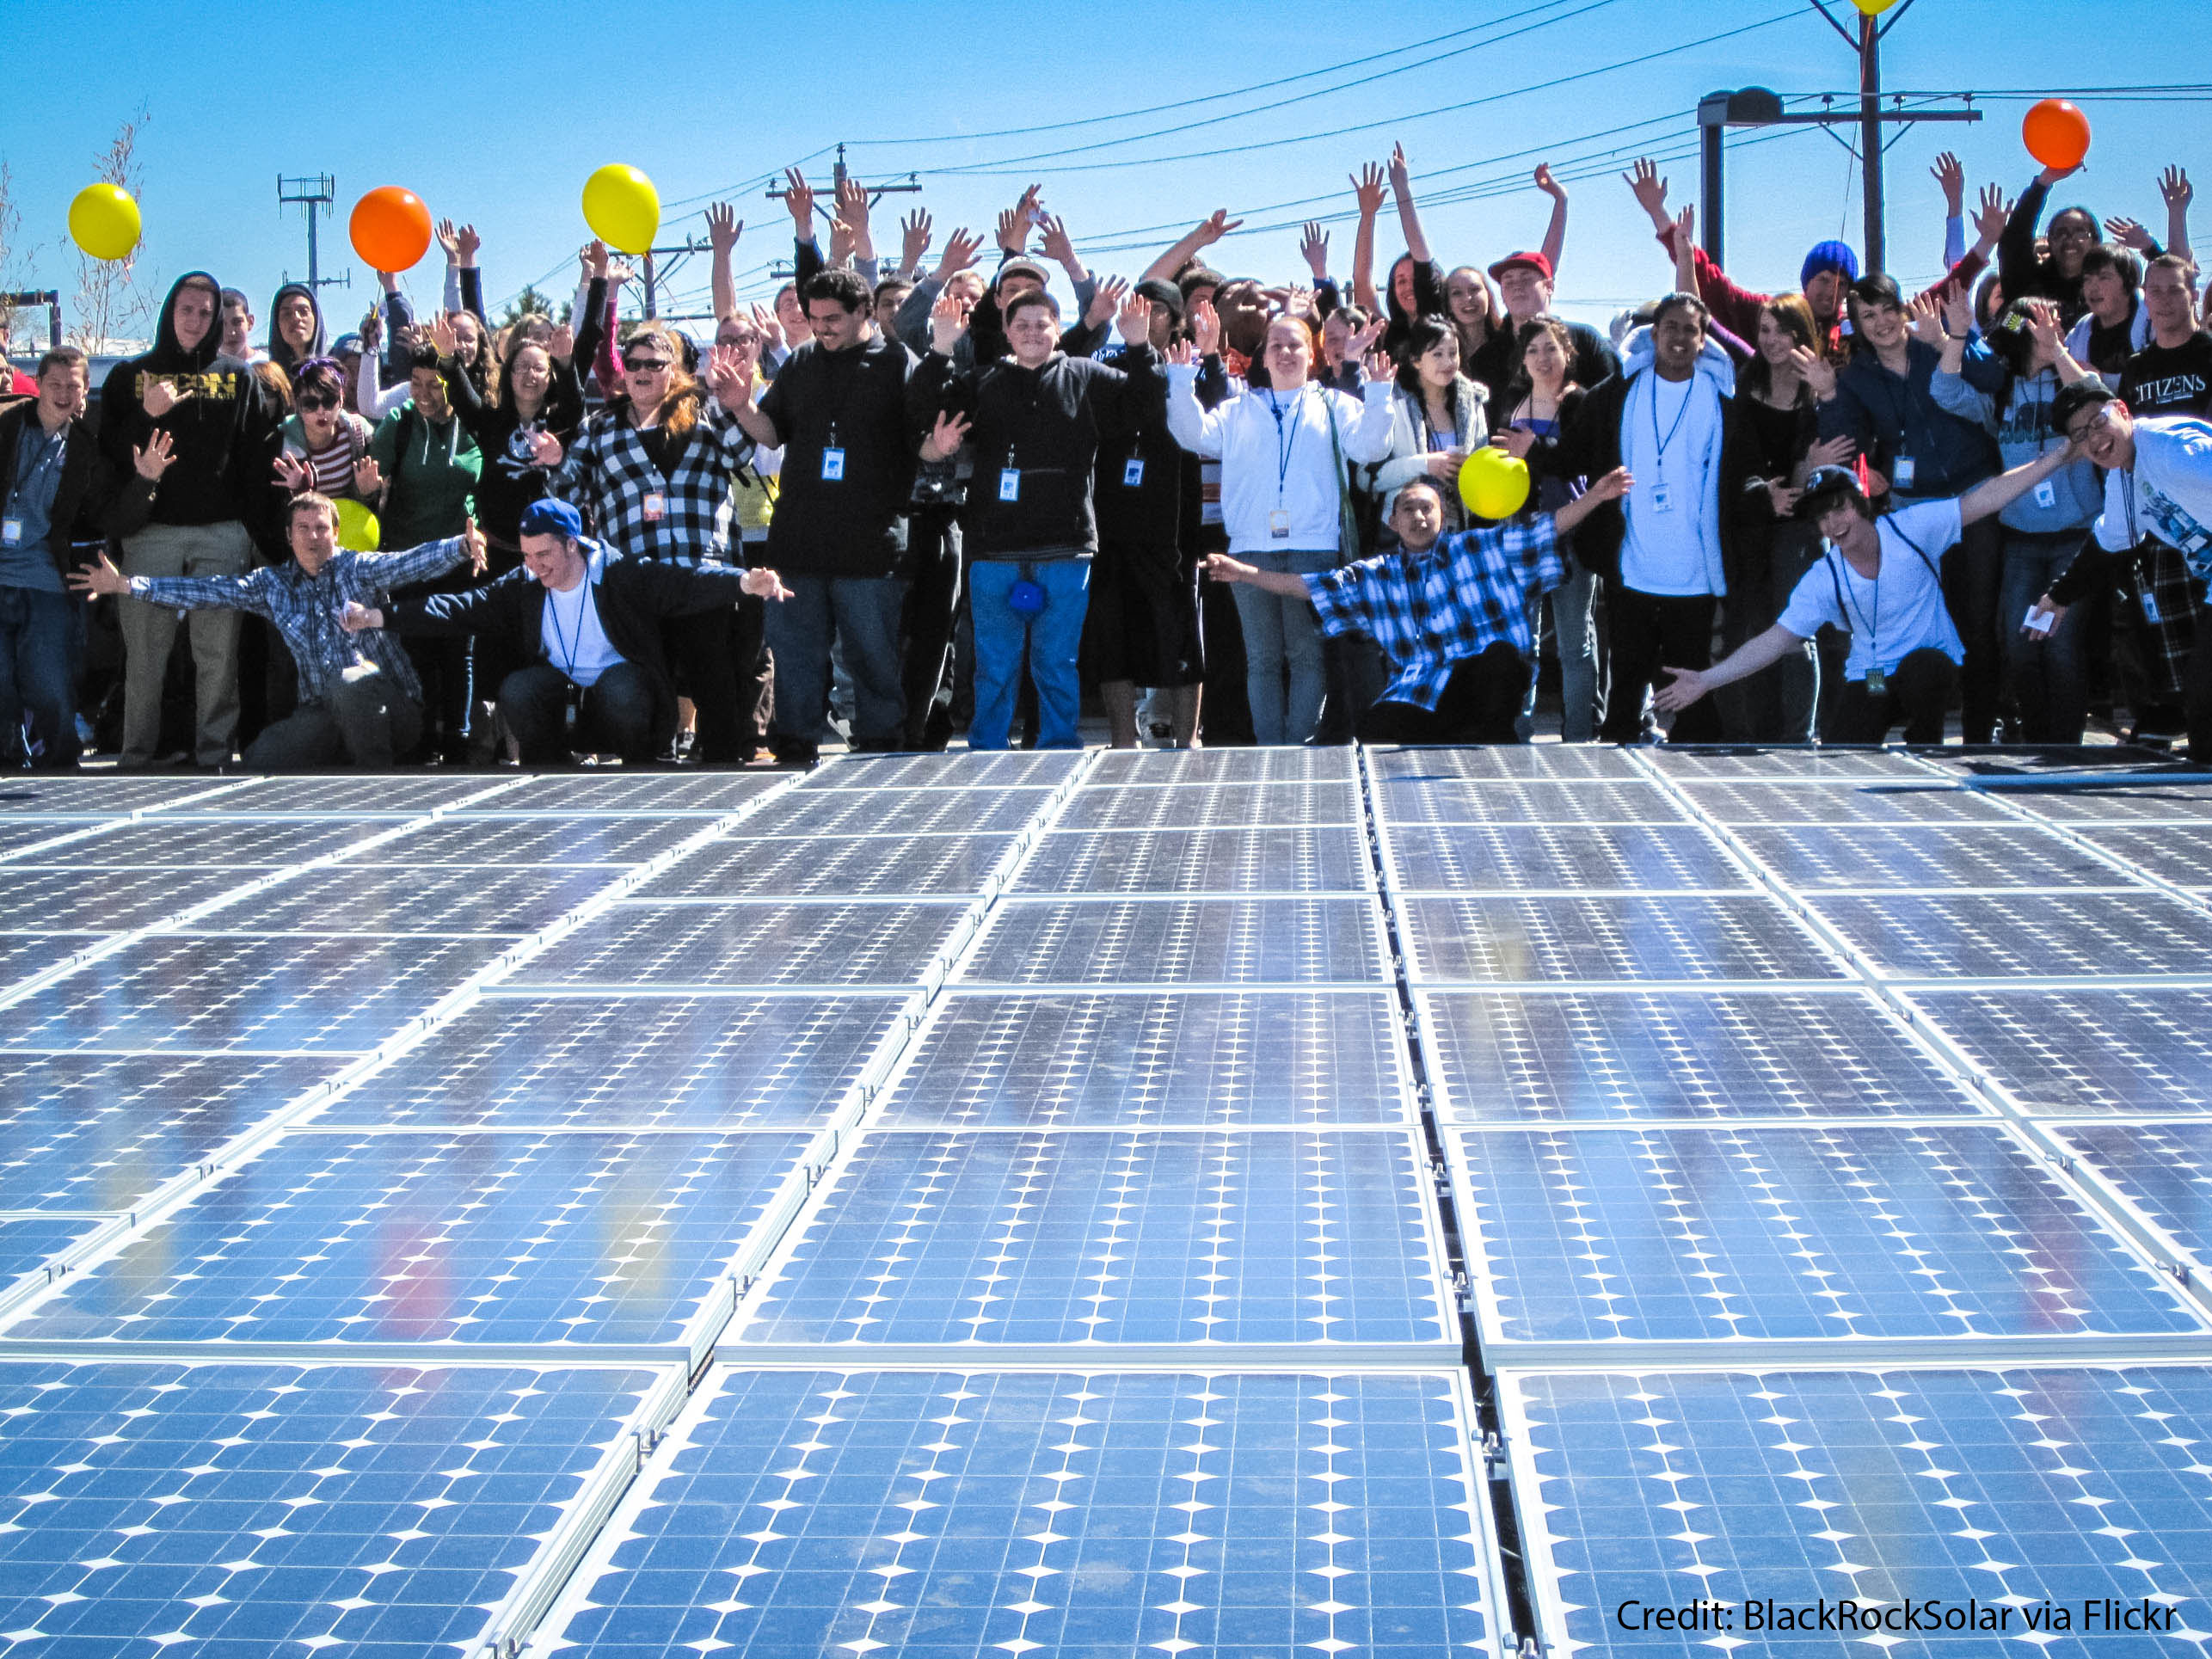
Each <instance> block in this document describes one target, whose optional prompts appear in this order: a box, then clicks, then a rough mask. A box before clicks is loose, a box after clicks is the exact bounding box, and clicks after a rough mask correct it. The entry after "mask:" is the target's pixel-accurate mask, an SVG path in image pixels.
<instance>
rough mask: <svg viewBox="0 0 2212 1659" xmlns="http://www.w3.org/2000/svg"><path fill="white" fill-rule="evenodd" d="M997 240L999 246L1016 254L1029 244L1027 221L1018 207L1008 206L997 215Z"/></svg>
mask: <svg viewBox="0 0 2212 1659" xmlns="http://www.w3.org/2000/svg"><path fill="white" fill-rule="evenodd" d="M998 246H999V248H1000V249H1002V250H1003V251H1005V253H1008V254H1014V255H1018V254H1021V253H1023V252H1024V251H1025V250H1026V249H1028V248H1029V220H1028V219H1026V218H1023V216H1022V210H1021V209H1020V208H1018V207H1009V208H1007V209H1006V210H1005V212H1002V213H1000V214H999V215H998Z"/></svg>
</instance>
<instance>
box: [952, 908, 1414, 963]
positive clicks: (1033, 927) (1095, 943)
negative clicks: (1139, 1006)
mask: <svg viewBox="0 0 2212 1659" xmlns="http://www.w3.org/2000/svg"><path fill="white" fill-rule="evenodd" d="M1380 922H1381V918H1380V916H1379V913H1378V912H1377V911H1376V909H1375V906H1374V901H1373V900H1372V899H1367V898H1336V899H1315V898H1279V899H1266V900H1259V899H1128V900H1097V901H1093V902H1089V903H1084V902H1066V903H1062V902H1052V901H1047V900H1018V901H1002V902H1001V903H1000V904H999V905H998V908H997V909H996V910H995V911H994V912H993V913H992V920H991V923H990V931H989V932H988V933H987V934H986V936H985V937H984V938H983V940H982V942H981V943H980V945H979V946H978V947H977V949H976V953H975V955H973V956H972V957H970V958H969V959H968V962H967V963H966V964H965V965H964V966H963V967H962V968H961V970H960V974H959V976H958V977H959V978H960V979H961V980H965V981H968V982H970V983H974V984H985V985H996V984H1005V985H1115V984H1128V985H1138V984H1144V985H1152V984H1161V985H1164V984H1191V985H1262V984H1277V985H1316V984H1373V983H1376V982H1377V981H1379V980H1381V978H1382V977H1383V974H1384V972H1385V968H1384V962H1383V954H1382V936H1381V931H1380Z"/></svg>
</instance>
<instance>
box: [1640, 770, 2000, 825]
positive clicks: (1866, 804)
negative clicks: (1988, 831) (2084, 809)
mask: <svg viewBox="0 0 2212 1659" xmlns="http://www.w3.org/2000/svg"><path fill="white" fill-rule="evenodd" d="M1682 787H1683V789H1684V790H1687V792H1688V794H1689V795H1690V796H1691V799H1692V801H1693V803H1694V804H1695V805H1696V806H1697V808H1699V810H1700V811H1702V812H1708V813H1711V814H1712V815H1713V818H1714V820H1716V821H1717V822H1719V823H1723V824H1973V823H1988V824H2002V823H2017V822H2018V820H2017V819H2014V818H2013V817H2012V816H2011V814H2008V813H2007V812H2006V810H2005V808H2004V807H2003V806H2002V805H2000V803H1999V802H1997V801H1996V800H1995V799H1994V797H1993V796H1987V795H1979V794H1976V793H1975V792H1974V791H1972V790H1963V789H1957V788H1953V787H1951V785H1948V784H1945V783H1940V782H1939V781H1937V780H1935V779H1933V778H1928V777H1925V776H1924V777H1923V781H1921V782H1919V783H1914V782H1912V781H1910V780H1908V779H1906V778H1902V777H1901V778H1899V779H1898V780H1897V781H1896V783H1697V782H1695V781H1690V780H1686V781H1685V782H1684V783H1683V785H1682Z"/></svg>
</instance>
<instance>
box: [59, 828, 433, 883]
mask: <svg viewBox="0 0 2212 1659" xmlns="http://www.w3.org/2000/svg"><path fill="white" fill-rule="evenodd" d="M108 822H109V823H111V824H112V825H113V826H114V827H113V828H108V829H104V830H102V831H101V833H100V834H98V835H94V836H89V837H87V838H86V839H83V840H82V841H72V842H71V843H70V845H69V851H68V852H67V853H66V854H63V855H59V856H61V857H66V859H67V860H68V862H70V863H86V864H101V865H106V864H145V865H154V866H158V867H160V868H163V869H238V870H248V869H252V870H258V869H285V868H289V867H290V866H292V865H295V864H303V863H306V862H307V861H308V860H309V859H310V858H320V857H323V855H324V854H326V853H332V852H336V851H339V850H340V849H341V848H342V847H350V846H353V845H356V844H357V843H359V842H362V841H366V840H368V839H371V838H372V837H375V836H380V835H390V834H391V833H392V832H393V831H394V830H395V829H398V828H400V827H402V825H403V823H404V822H405V820H401V819H396V818H329V819H322V818H214V817H200V818H191V819H185V818H172V817H163V818H154V819H146V820H142V821H139V822H137V823H132V822H130V821H128V820H124V819H120V818H119V819H112V820H108ZM389 845H390V846H391V847H392V848H393V852H392V855H391V856H393V857H396V856H398V854H397V849H398V848H399V847H400V846H402V845H406V842H405V840H404V839H400V840H396V841H394V842H391V843H390V844H389Z"/></svg>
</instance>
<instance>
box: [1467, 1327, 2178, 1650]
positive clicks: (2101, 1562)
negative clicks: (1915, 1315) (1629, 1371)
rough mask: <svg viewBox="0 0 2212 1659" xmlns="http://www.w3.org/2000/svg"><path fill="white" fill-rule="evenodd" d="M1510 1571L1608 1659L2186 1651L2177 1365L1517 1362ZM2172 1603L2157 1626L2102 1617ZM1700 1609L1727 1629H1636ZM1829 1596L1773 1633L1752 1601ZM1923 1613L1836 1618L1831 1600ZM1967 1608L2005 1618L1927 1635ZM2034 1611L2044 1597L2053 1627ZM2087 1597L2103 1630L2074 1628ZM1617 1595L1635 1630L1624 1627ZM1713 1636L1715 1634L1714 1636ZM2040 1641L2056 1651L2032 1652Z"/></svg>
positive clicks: (1561, 1634) (1556, 1630)
mask: <svg viewBox="0 0 2212 1659" xmlns="http://www.w3.org/2000/svg"><path fill="white" fill-rule="evenodd" d="M1501 1393H1502V1397H1503V1398H1502V1409H1503V1412H1504V1416H1505V1419H1506V1444H1507V1447H1508V1449H1509V1452H1510V1454H1511V1456H1512V1459H1513V1465H1514V1478H1515V1488H1516V1490H1517V1491H1518V1494H1519V1508H1520V1513H1521V1516H1522V1521H1523V1533H1524V1536H1525V1538H1526V1539H1527V1542H1528V1545H1529V1551H1530V1554H1529V1569H1530V1577H1531V1580H1532V1582H1533V1586H1534V1589H1535V1594H1536V1600H1537V1612H1538V1617H1539V1622H1540V1623H1542V1624H1543V1625H1544V1626H1545V1637H1546V1638H1547V1639H1548V1640H1549V1641H1550V1642H1551V1643H1553V1644H1559V1645H1561V1646H1562V1647H1564V1646H1566V1645H1568V1644H1572V1646H1573V1647H1574V1648H1575V1649H1576V1650H1579V1651H1582V1652H1588V1653H1595V1654H1603V1655H1613V1654H1619V1655H1623V1656H1626V1655H1631V1654H1647V1653H1649V1652H1650V1651H1652V1650H1653V1649H1654V1648H1655V1647H1658V1646H1662V1645H1663V1646H1666V1647H1668V1648H1672V1649H1674V1650H1690V1649H1693V1648H1702V1647H1705V1646H1707V1645H1718V1646H1720V1647H1721V1648H1722V1650H1734V1649H1735V1648H1737V1647H1742V1646H1743V1645H1745V1644H1752V1645H1753V1646H1754V1650H1763V1651H1768V1652H1774V1653H1803V1654H1810V1653H1814V1652H1822V1653H1837V1652H1843V1651H1849V1650H1857V1649H1858V1648H1859V1646H1860V1645H1861V1644H1872V1645H1874V1646H1875V1647H1876V1648H1877V1650H1883V1651H1888V1650H1902V1651H1906V1652H1915V1651H1917V1652H1926V1653H1951V1652H1959V1653H1964V1652H1968V1651H1998V1650H2000V1644H2004V1645H2005V1646H2008V1647H2009V1646H2010V1645H2012V1644H2015V1643H2025V1644H2030V1645H2032V1646H2034V1647H2036V1648H2037V1649H2038V1650H2043V1651H2049V1652H2054V1653H2057V1652H2068V1651H2082V1652H2098V1651H2111V1652H2114V1653H2123V1652H2124V1653H2129V1654H2150V1653H2154V1652H2155V1653H2166V1652H2183V1653H2188V1652H2194V1651H2196V1650H2197V1649H2199V1648H2201V1647H2202V1645H2203V1632H2204V1627H2205V1625H2206V1624H2207V1623H2208V1619H2207V1618H2206V1615H2205V1612H2204V1596H2205V1593H2206V1588H2207V1586H2206V1583H2205V1579H2204V1564H2205V1563H2206V1562H2207V1561H2212V1499H2208V1495H2207V1491H2206V1487H2205V1483H2204V1478H2203V1468H2204V1463H2203V1444H2202V1442H2201V1441H2197V1440H2195V1439H2193V1438H2192V1437H2191V1436H2192V1432H2193V1431H2192V1426H2193V1425H2197V1424H2202V1423H2203V1422H2206V1421H2208V1420H2212V1419H2208V1416H2207V1414H2208V1413H2212V1371H2207V1370H2205V1369H2203V1368H2202V1367H2156V1368H2153V1367H2140V1368H2118V1367H2115V1368H2110V1369H2105V1368H2098V1369H2088V1368H2084V1369H2080V1370H2060V1369H2040V1368H2039V1369H2035V1370H2027V1369H2021V1370H2013V1371H1967V1370H1924V1371H1895V1372H1889V1373H1875V1372H1864V1371H1799V1372H1771V1373H1765V1374H1762V1375H1757V1376H1750V1375H1744V1374H1741V1373H1730V1372H1685V1373H1645V1374H1642V1375H1638V1376H1634V1377H1625V1376H1616V1375H1607V1374H1602V1373H1596V1374H1592V1373H1582V1374H1575V1375H1539V1376H1517V1377H1513V1378H1510V1379H1506V1381H1505V1382H1504V1384H1503V1385H1502V1389H1501ZM2146 1598H2148V1599H2149V1605H2150V1606H2152V1607H2159V1608H2172V1610H2173V1612H2174V1613H2176V1614H2177V1615H2178V1617H2177V1618H2176V1619H2175V1620H2174V1624H2175V1627H2176V1629H2177V1631H2185V1632H2188V1633H2187V1634H2185V1635H2181V1634H2177V1635H2172V1636H2164V1635H2154V1634H2147V1633H2144V1632H2143V1631H2141V1629H2140V1627H2139V1628H2138V1630H2137V1631H2136V1632H2135V1633H2134V1634H2132V1635H2131V1634H2129V1633H2128V1632H2126V1631H2119V1630H2115V1629H2112V1628H2111V1627H2109V1626H2106V1625H2104V1623H2103V1619H2104V1615H2105V1603H2106V1601H2108V1599H2109V1601H2111V1603H2112V1606H2113V1608H2114V1610H2116V1611H2117V1609H2118V1608H2120V1607H2132V1608H2140V1607H2142V1606H2143V1605H2144V1604H2145V1600H2146ZM1699 1601H1715V1602H1718V1603H1721V1604H1722V1605H1723V1606H1724V1607H1728V1608H1730V1609H1731V1610H1732V1619H1731V1623H1730V1625H1729V1627H1728V1629H1726V1630H1721V1631H1714V1630H1711V1629H1707V1630H1702V1631H1691V1632H1688V1633H1684V1634H1674V1633H1662V1631H1659V1630H1658V1629H1657V1628H1656V1627H1654V1628H1652V1629H1650V1630H1644V1629H1639V1628H1637V1627H1636V1626H1637V1623H1638V1622H1640V1621H1641V1620H1642V1619H1643V1618H1644V1610H1646V1609H1656V1608H1661V1607H1687V1606H1689V1605H1690V1604H1692V1603H1695V1602H1699ZM1754 1602H1756V1603H1759V1604H1760V1614H1761V1616H1762V1617H1763V1618H1765V1619H1766V1621H1767V1624H1768V1625H1772V1624H1773V1620H1774V1616H1775V1613H1776V1610H1785V1611H1786V1612H1787V1613H1789V1614H1790V1615H1791V1616H1792V1617H1794V1611H1795V1610H1796V1609H1798V1608H1803V1609H1804V1610H1805V1612H1806V1614H1807V1616H1808V1619H1809V1620H1810V1619H1816V1618H1817V1617H1818V1613H1817V1610H1818V1609H1819V1608H1820V1607H1822V1606H1825V1607H1827V1608H1828V1613H1829V1617H1830V1623H1829V1625H1828V1631H1827V1632H1826V1633H1822V1632H1821V1631H1820V1630H1819V1629H1818V1627H1817V1625H1816V1624H1813V1623H1810V1622H1809V1623H1808V1624H1807V1625H1803V1626H1799V1627H1797V1628H1796V1629H1794V1630H1791V1631H1784V1632H1781V1633H1777V1632H1776V1631H1773V1630H1772V1629H1756V1628H1750V1629H1748V1627H1747V1624H1746V1619H1745V1609H1746V1607H1747V1606H1748V1604H1751V1603H1754ZM1908 1602H1910V1603H1914V1604H1916V1605H1918V1606H1919V1607H1920V1609H1921V1612H1922V1618H1923V1619H1925V1618H1926V1616H1927V1613H1928V1609H1929V1607H1930V1604H1932V1603H1933V1604H1938V1605H1937V1606H1936V1607H1935V1608H1934V1618H1935V1619H1936V1620H1937V1621H1938V1623H1937V1625H1936V1627H1935V1629H1934V1630H1933V1631H1930V1630H1929V1629H1928V1627H1927V1625H1926V1624H1923V1625H1921V1629H1920V1631H1917V1632H1915V1631H1897V1632H1894V1633H1893V1632H1891V1631H1886V1630H1883V1629H1882V1628H1880V1627H1878V1626H1873V1625H1867V1626H1865V1627H1862V1628H1860V1629H1859V1630H1857V1631H1840V1630H1838V1629H1837V1627H1836V1626H1835V1625H1834V1615H1835V1614H1836V1613H1838V1611H1839V1610H1840V1607H1846V1606H1847V1607H1850V1608H1852V1609H1853V1611H1856V1610H1858V1609H1859V1608H1864V1609H1865V1610H1867V1611H1868V1612H1869V1613H1876V1612H1881V1613H1887V1614H1888V1615H1889V1616H1890V1617H1892V1618H1893V1619H1901V1616H1902V1613H1903V1610H1904V1604H1906V1603H1908ZM1969 1602H1971V1603H1973V1604H1975V1606H1976V1607H1978V1608H1980V1609H1982V1610H1985V1612H1986V1613H1987V1614H1988V1616H1989V1617H1991V1618H1992V1619H1994V1618H1995V1617H1996V1616H1997V1615H1999V1614H2000V1613H2001V1614H2002V1615H2003V1616H2004V1619H2005V1621H2006V1622H2005V1623H2003V1624H2002V1625H1993V1626H1991V1627H1988V1628H1986V1629H1983V1630H1981V1631H1973V1630H1969V1631H1954V1632H1951V1633H1948V1634H1946V1633H1945V1632H1944V1631H1943V1630H1942V1627H1941V1624H1940V1621H1941V1619H1943V1618H1944V1617H1945V1614H1946V1613H1949V1612H1953V1611H1956V1612H1960V1613H1963V1611H1964V1610H1965V1609H1966V1607H1967V1606H1968V1604H1969ZM2047 1603H2055V1604H2057V1605H2059V1606H2060V1607H2063V1609H2064V1610H2065V1612H2066V1614H2067V1618H2068V1623H2067V1625H2065V1626H2063V1627H2061V1628H2060V1629H2059V1630H2057V1631H2038V1630H2037V1629H2035V1628H2033V1627H2031V1626H2030V1625H2028V1624H2027V1622H2026V1615H2027V1614H2028V1613H2031V1612H2033V1613H2036V1614H2037V1617H2039V1618H2041V1619H2043V1620H2045V1621H2046V1622H2049V1619H2050V1615H2049V1613H2048V1612H2047V1611H2044V1609H2045V1607H2046V1604H2047ZM2085 1604H2088V1605H2093V1606H2094V1607H2097V1609H2098V1616H2099V1622H2098V1624H2096V1625H2088V1626H2087V1627H2086V1628H2085ZM1624 1609H1625V1610H1626V1613H1627V1616H1628V1619H1629V1620H1630V1621H1631V1622H1630V1625H1629V1626H1628V1627H1627V1628H1623V1627H1622V1625H1621V1622H1620V1620H1621V1616H1622V1612H1623V1610H1624ZM1731 1632H1733V1633H1731ZM2054 1643H2055V1645H2052V1644H2054Z"/></svg>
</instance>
